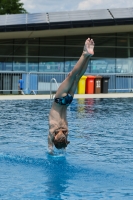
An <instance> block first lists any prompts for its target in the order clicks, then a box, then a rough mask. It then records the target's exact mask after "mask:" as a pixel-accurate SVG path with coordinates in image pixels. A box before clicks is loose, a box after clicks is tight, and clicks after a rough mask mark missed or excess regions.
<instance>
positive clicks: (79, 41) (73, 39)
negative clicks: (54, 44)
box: [65, 35, 89, 48]
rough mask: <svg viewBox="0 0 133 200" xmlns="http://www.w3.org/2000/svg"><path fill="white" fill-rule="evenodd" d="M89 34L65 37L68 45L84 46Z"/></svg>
mask: <svg viewBox="0 0 133 200" xmlns="http://www.w3.org/2000/svg"><path fill="white" fill-rule="evenodd" d="M88 37H89V36H88V35H81V36H79V35H78V36H67V37H66V38H65V44H66V45H72V46H81V47H82V48H83V46H84V43H85V40H86V39H87V38H88Z"/></svg>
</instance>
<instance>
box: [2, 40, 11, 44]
mask: <svg viewBox="0 0 133 200" xmlns="http://www.w3.org/2000/svg"><path fill="white" fill-rule="evenodd" d="M0 44H13V40H12V39H11V40H10V39H9V40H0Z"/></svg>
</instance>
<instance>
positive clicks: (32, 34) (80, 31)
mask: <svg viewBox="0 0 133 200" xmlns="http://www.w3.org/2000/svg"><path fill="white" fill-rule="evenodd" d="M121 32H123V33H124V32H133V25H119V26H101V27H87V28H71V29H70V28H69V29H54V30H40V31H17V32H0V39H15V38H38V37H40V38H41V37H56V36H69V35H90V34H102V33H121Z"/></svg>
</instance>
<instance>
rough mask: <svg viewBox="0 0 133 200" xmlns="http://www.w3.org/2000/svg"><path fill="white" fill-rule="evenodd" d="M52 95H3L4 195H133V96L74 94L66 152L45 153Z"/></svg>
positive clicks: (0, 174)
mask: <svg viewBox="0 0 133 200" xmlns="http://www.w3.org/2000/svg"><path fill="white" fill-rule="evenodd" d="M49 110H50V103H49V100H13V101H10V100H8V101H4V100H3V101H0V111H1V114H0V115H1V119H0V181H1V186H0V199H2V200H4V199H6V200H7V199H10V200H18V199H19V200H21V199H27V200H29V199H32V200H33V199H35V200H39V199H40V200H42V199H46V200H56V199H57V200H60V199H61V200H67V199H69V200H71V199H72V200H73V199H74V200H88V199H89V200H91V199H98V200H99V199H105V200H108V199H114V200H116V199H120V200H122V199H124V200H125V199H126V200H130V199H133V173H132V170H133V99H132V98H129V99H127V98H126V99H124V98H123V99H74V101H73V102H72V104H71V106H70V107H69V108H68V123H69V132H70V134H69V139H70V142H71V143H70V144H69V145H68V148H67V151H66V153H64V152H58V151H56V152H55V153H56V154H55V156H50V155H48V153H47V134H48V114H49Z"/></svg>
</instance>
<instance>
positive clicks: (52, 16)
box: [48, 12, 70, 22]
mask: <svg viewBox="0 0 133 200" xmlns="http://www.w3.org/2000/svg"><path fill="white" fill-rule="evenodd" d="M48 15H49V22H66V21H70V18H69V12H51V13H48Z"/></svg>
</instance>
